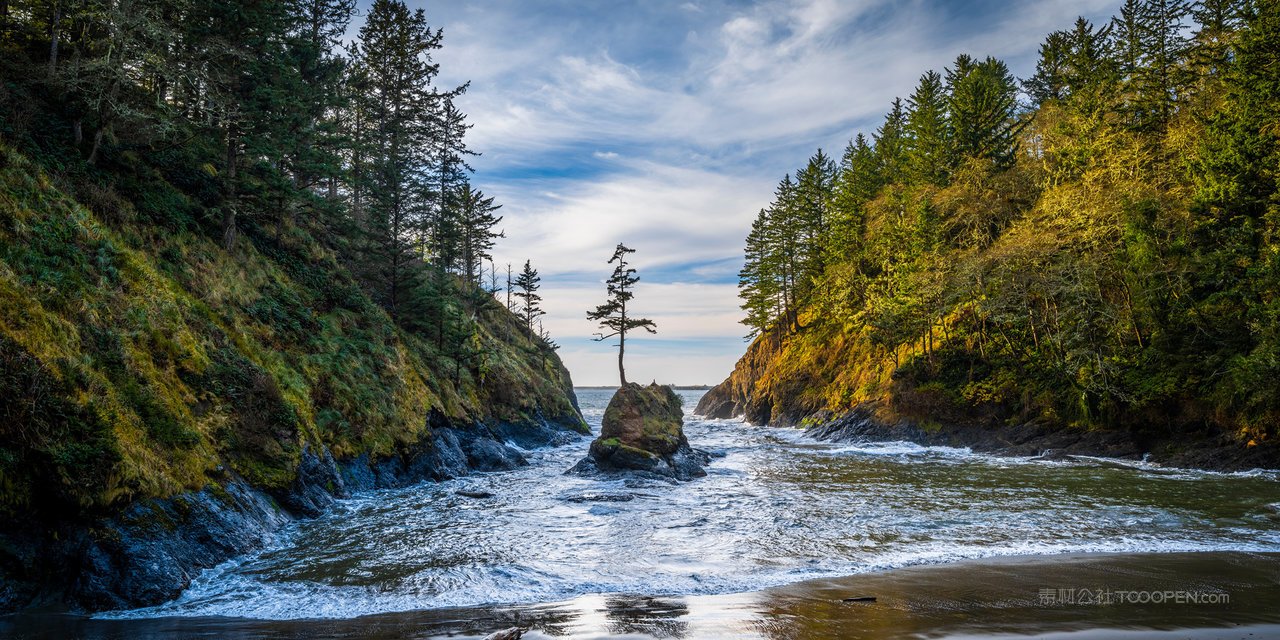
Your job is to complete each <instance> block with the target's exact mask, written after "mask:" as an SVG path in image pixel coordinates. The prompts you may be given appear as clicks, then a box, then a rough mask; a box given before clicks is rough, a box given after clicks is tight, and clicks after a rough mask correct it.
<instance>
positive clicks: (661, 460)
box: [569, 383, 710, 480]
mask: <svg viewBox="0 0 1280 640" xmlns="http://www.w3.org/2000/svg"><path fill="white" fill-rule="evenodd" d="M709 461H710V455H709V454H708V453H707V452H705V451H701V450H698V449H694V448H693V447H690V446H689V441H688V439H687V438H685V435H684V410H683V408H682V403H681V400H680V396H678V395H676V393H675V391H673V390H672V389H671V387H666V386H662V385H658V384H651V385H649V386H647V387H642V386H640V385H638V384H635V383H631V384H628V385H626V386H624V387H621V388H620V389H618V392H617V393H616V394H614V396H613V399H612V400H610V401H609V407H608V408H607V409H605V414H604V421H603V423H602V424H601V428H600V437H598V438H596V439H595V440H594V441H593V442H592V443H591V449H590V453H589V455H588V456H587V457H586V458H583V459H582V460H581V461H580V462H578V464H576V465H574V467H573V468H572V469H570V470H569V472H570V473H575V474H579V475H597V474H602V473H603V474H614V473H635V474H640V475H648V476H657V477H662V478H668V479H675V480H692V479H693V478H696V477H701V476H705V475H707V473H706V471H705V470H703V467H704V466H706V464H707V463H708V462H709Z"/></svg>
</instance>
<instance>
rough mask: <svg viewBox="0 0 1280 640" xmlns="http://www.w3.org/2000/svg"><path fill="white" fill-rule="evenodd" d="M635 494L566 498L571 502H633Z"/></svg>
mask: <svg viewBox="0 0 1280 640" xmlns="http://www.w3.org/2000/svg"><path fill="white" fill-rule="evenodd" d="M635 499H636V496H635V494H631V493H584V494H582V495H580V496H570V497H568V498H565V500H568V501H569V502H578V503H582V502H631V501H632V500H635Z"/></svg>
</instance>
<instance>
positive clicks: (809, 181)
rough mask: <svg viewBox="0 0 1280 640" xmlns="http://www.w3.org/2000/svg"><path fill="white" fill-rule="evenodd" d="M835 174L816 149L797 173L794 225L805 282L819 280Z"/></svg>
mask: <svg viewBox="0 0 1280 640" xmlns="http://www.w3.org/2000/svg"><path fill="white" fill-rule="evenodd" d="M837 170H838V169H837V166H836V163H835V161H834V160H832V159H831V158H830V157H829V156H827V154H825V153H823V152H822V149H818V152H817V153H815V154H814V155H813V157H811V158H809V162H808V163H807V164H806V165H805V167H804V168H803V169H801V170H800V171H798V172H796V188H795V224H797V225H798V226H799V228H800V236H801V237H800V245H799V247H798V250H799V252H800V256H799V262H800V264H801V265H802V267H801V271H802V272H803V278H804V279H805V280H806V281H810V280H812V279H814V278H817V277H818V276H820V275H821V274H822V271H823V268H824V265H825V263H826V258H827V256H826V253H827V245H826V243H827V240H828V225H829V224H830V221H831V217H832V207H833V201H834V199H835V181H836V172H837Z"/></svg>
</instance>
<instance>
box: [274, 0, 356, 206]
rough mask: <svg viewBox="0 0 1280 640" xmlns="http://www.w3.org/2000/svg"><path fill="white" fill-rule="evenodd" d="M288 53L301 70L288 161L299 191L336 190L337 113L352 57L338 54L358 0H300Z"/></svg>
mask: <svg viewBox="0 0 1280 640" xmlns="http://www.w3.org/2000/svg"><path fill="white" fill-rule="evenodd" d="M292 7H293V11H294V16H293V27H292V29H291V30H290V34H289V39H288V46H287V55H288V57H289V61H290V63H291V65H292V66H293V67H294V68H296V70H297V74H296V78H297V83H296V86H295V87H293V88H292V91H291V93H290V100H291V104H292V105H293V108H292V109H291V110H290V111H291V112H292V113H291V116H292V117H291V118H290V119H289V127H290V130H289V131H288V144H289V146H290V147H291V148H290V149H289V155H288V165H289V168H290V171H291V173H292V179H293V183H294V185H295V186H296V187H297V188H299V189H305V190H316V189H319V188H321V187H325V188H332V187H334V186H335V184H336V180H337V179H338V178H339V177H340V176H341V173H342V165H341V158H340V156H339V153H340V150H341V148H342V145H343V142H344V141H343V140H342V136H341V132H340V130H339V126H338V122H337V120H336V118H335V116H336V115H337V114H338V113H339V112H340V111H341V110H342V109H343V108H344V107H346V104H347V99H348V95H347V94H345V93H344V92H343V91H342V90H341V84H342V82H343V79H344V76H345V74H346V63H347V61H346V59H345V58H344V57H343V56H341V55H340V54H339V52H338V48H339V47H340V46H341V41H342V37H343V35H344V34H345V33H346V30H347V25H348V24H349V23H350V21H351V17H352V16H353V15H354V14H355V10H356V3H355V0H294V2H293V4H292Z"/></svg>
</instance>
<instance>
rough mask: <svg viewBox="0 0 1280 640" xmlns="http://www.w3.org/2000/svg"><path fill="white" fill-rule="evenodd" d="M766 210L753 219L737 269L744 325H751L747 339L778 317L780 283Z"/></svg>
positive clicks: (766, 327)
mask: <svg viewBox="0 0 1280 640" xmlns="http://www.w3.org/2000/svg"><path fill="white" fill-rule="evenodd" d="M766 216H767V214H766V212H765V210H764V209H761V210H760V213H759V214H757V215H756V218H755V220H753V221H752V222H751V232H750V233H748V234H747V242H746V250H745V253H746V255H745V257H744V260H743V265H742V269H741V270H739V271H738V296H739V297H741V298H742V310H743V311H745V312H746V314H747V315H746V317H745V318H743V319H742V324H745V325H747V326H748V327H750V328H751V331H750V332H749V333H748V334H747V336H746V337H747V338H753V337H755V336H756V335H757V334H760V333H764V332H765V331H766V330H768V328H769V326H770V325H772V324H773V323H774V321H775V320H777V318H778V314H779V309H780V304H779V295H780V293H781V286H780V283H779V281H778V277H777V274H776V273H775V272H774V271H773V270H772V269H771V268H770V267H771V265H772V263H771V257H772V256H771V248H772V247H773V244H772V243H771V242H770V237H769V229H768V226H767V225H768V221H767V219H766Z"/></svg>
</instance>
